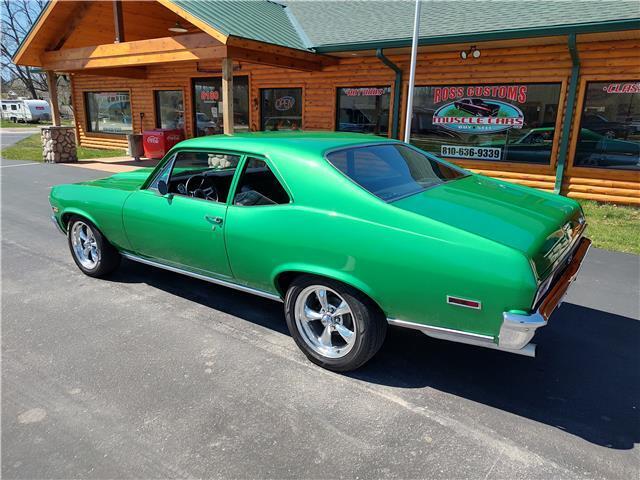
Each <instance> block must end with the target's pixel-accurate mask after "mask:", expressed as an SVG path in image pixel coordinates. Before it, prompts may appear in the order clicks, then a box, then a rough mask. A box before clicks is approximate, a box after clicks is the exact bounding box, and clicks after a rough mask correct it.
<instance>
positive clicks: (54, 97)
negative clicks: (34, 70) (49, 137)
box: [47, 70, 60, 127]
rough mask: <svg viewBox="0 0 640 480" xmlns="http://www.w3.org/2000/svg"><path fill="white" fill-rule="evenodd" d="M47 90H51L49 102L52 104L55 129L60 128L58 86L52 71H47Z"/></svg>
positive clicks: (52, 118)
mask: <svg viewBox="0 0 640 480" xmlns="http://www.w3.org/2000/svg"><path fill="white" fill-rule="evenodd" d="M47 88H49V99H50V100H49V101H50V102H51V120H53V126H54V127H59V126H60V107H59V106H58V84H57V83H56V74H55V72H54V71H52V70H47Z"/></svg>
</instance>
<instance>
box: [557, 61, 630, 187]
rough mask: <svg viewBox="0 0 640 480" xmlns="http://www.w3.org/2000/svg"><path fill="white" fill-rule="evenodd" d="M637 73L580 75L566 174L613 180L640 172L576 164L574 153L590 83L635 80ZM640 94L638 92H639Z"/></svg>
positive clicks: (575, 152)
mask: <svg viewBox="0 0 640 480" xmlns="http://www.w3.org/2000/svg"><path fill="white" fill-rule="evenodd" d="M638 77H639V75H637V74H627V75H615V74H613V75H608V74H599V75H583V76H581V79H580V83H579V86H578V94H577V99H576V105H575V109H574V115H573V119H572V122H571V137H570V138H571V142H570V146H569V151H568V153H567V156H568V158H567V174H572V175H574V176H580V177H582V176H584V177H587V178H606V179H614V180H618V179H620V180H627V179H628V178H629V175H634V174H637V173H638V172H640V170H633V169H623V168H606V167H594V166H586V165H577V164H576V163H575V162H576V154H577V153H578V142H579V141H580V130H581V128H582V116H583V113H584V107H585V104H586V101H587V93H588V87H589V84H590V83H604V82H608V83H615V82H636V81H638ZM639 95H640V94H639Z"/></svg>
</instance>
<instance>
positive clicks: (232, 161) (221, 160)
mask: <svg viewBox="0 0 640 480" xmlns="http://www.w3.org/2000/svg"><path fill="white" fill-rule="evenodd" d="M239 163H240V155H234V154H228V153H221V152H178V153H177V154H176V158H175V160H174V162H173V168H172V169H171V173H170V175H169V181H168V182H167V184H168V187H169V188H168V190H169V193H172V194H174V195H183V196H186V197H192V198H200V199H203V200H210V201H212V202H219V203H224V202H226V201H227V196H228V195H229V189H230V187H231V181H232V180H233V175H234V173H235V171H236V169H237V168H238V164H239Z"/></svg>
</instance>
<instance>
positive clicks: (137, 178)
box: [82, 168, 153, 190]
mask: <svg viewBox="0 0 640 480" xmlns="http://www.w3.org/2000/svg"><path fill="white" fill-rule="evenodd" d="M152 171H153V168H140V169H138V170H134V171H133V172H123V173H116V174H115V175H111V176H110V177H106V178H99V179H98V180H91V181H89V182H82V184H83V185H91V186H94V187H103V188H116V189H118V190H136V189H138V188H140V186H141V185H142V184H143V183H144V181H145V180H146V179H147V178H148V177H149V174H150V173H151V172H152Z"/></svg>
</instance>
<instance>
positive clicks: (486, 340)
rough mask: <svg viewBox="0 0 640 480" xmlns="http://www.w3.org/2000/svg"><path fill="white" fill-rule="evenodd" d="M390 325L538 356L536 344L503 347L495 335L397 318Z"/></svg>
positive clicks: (430, 335)
mask: <svg viewBox="0 0 640 480" xmlns="http://www.w3.org/2000/svg"><path fill="white" fill-rule="evenodd" d="M387 322H389V325H394V326H397V327H403V328H410V329H413V330H418V331H420V332H422V333H424V334H425V335H428V336H429V337H433V338H438V339H440V340H448V341H450V342H457V343H465V344H468V345H475V346H477V347H484V348H491V349H493V350H501V351H503V352H509V353H517V354H519V355H525V356H527V357H535V356H536V346H535V344H533V343H529V344H528V345H526V346H525V347H523V348H521V349H518V350H514V349H510V348H505V347H501V346H500V345H498V344H496V343H494V341H493V337H492V336H489V335H481V334H479V333H469V332H462V331H460V330H452V329H450V328H443V327H434V326H431V325H423V324H421V323H414V322H407V321H405V320H398V319H396V318H387Z"/></svg>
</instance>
